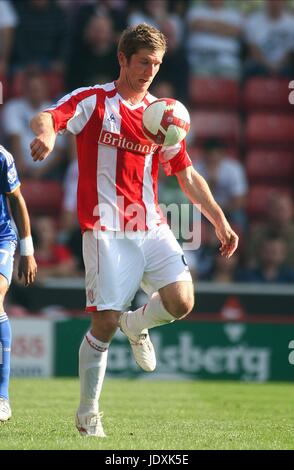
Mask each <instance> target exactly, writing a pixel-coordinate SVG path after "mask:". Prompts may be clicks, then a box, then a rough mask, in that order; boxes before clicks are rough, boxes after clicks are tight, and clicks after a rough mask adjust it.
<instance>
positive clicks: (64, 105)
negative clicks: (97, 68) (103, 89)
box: [44, 87, 97, 135]
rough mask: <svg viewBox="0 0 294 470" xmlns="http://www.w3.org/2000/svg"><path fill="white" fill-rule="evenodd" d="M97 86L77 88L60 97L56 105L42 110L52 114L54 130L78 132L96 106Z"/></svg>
mask: <svg viewBox="0 0 294 470" xmlns="http://www.w3.org/2000/svg"><path fill="white" fill-rule="evenodd" d="M96 99H97V88H95V87H87V88H78V89H77V90H74V91H73V92H72V93H69V94H68V95H65V96H64V97H63V98H61V99H60V100H59V101H58V102H57V104H56V105H54V106H52V107H50V108H47V109H45V110H44V112H48V113H50V114H51V115H52V117H53V121H54V130H55V132H59V133H63V132H64V131H65V130H68V131H70V132H71V133H72V134H75V135H77V134H79V133H80V132H81V131H82V130H83V128H84V126H85V125H86V123H87V122H88V120H89V119H90V117H91V116H92V113H93V111H94V109H95V107H96Z"/></svg>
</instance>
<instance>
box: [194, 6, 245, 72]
mask: <svg viewBox="0 0 294 470" xmlns="http://www.w3.org/2000/svg"><path fill="white" fill-rule="evenodd" d="M242 22H243V17H242V15H241V13H240V12H239V11H238V10H236V9H233V8H227V7H226V6H225V2H224V0H206V2H205V4H204V5H200V6H199V5H195V6H192V7H191V8H190V9H189V10H188V13H187V24H188V30H189V34H188V39H187V51H188V59H189V63H190V67H191V71H192V74H193V75H202V76H212V77H226V78H233V79H238V78H239V76H240V72H241V65H240V37H241V30H242Z"/></svg>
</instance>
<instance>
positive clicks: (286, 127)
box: [245, 113, 294, 150]
mask: <svg viewBox="0 0 294 470" xmlns="http://www.w3.org/2000/svg"><path fill="white" fill-rule="evenodd" d="M245 136H246V144H247V146H248V147H249V148H252V147H257V148H272V147H275V148H279V149H289V150H293V146H294V119H293V116H291V115H287V114H278V113H276V114H272V113H271V114H265V113H253V114H249V115H248V119H247V123H246V128H245Z"/></svg>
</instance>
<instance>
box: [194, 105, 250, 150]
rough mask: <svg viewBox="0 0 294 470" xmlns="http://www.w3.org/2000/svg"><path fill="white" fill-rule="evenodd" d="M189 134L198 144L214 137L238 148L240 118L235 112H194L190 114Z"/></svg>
mask: <svg viewBox="0 0 294 470" xmlns="http://www.w3.org/2000/svg"><path fill="white" fill-rule="evenodd" d="M190 132H191V134H192V139H193V138H194V139H195V140H196V141H197V143H198V144H199V143H201V142H202V141H203V140H206V139H208V138H209V137H214V138H218V139H221V140H223V141H224V142H225V143H226V144H227V145H229V146H238V145H239V143H240V136H241V122H240V117H239V114H238V113H235V112H227V111H194V112H192V113H191V130H190Z"/></svg>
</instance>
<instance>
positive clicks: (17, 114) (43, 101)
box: [3, 71, 64, 179]
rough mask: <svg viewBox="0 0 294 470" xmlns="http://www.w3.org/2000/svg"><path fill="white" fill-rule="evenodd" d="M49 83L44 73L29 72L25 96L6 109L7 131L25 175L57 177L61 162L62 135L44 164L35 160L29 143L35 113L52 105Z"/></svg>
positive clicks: (26, 176)
mask: <svg viewBox="0 0 294 470" xmlns="http://www.w3.org/2000/svg"><path fill="white" fill-rule="evenodd" d="M46 85H47V84H46V82H45V81H44V78H43V77H42V75H41V74H39V73H38V72H29V71H27V72H26V74H25V77H24V96H22V97H19V98H13V99H12V100H10V101H8V102H7V103H6V104H5V106H4V109H3V128H4V134H5V135H6V138H7V139H8V147H9V149H10V151H11V153H12V154H13V155H14V158H15V161H16V164H17V168H18V173H19V175H20V176H21V177H23V178H34V179H44V178H48V177H50V178H52V177H53V178H54V177H55V176H56V171H57V167H58V166H60V164H61V158H60V153H62V152H63V151H64V149H63V147H64V145H63V137H61V138H59V146H57V147H55V151H54V155H53V158H52V159H50V160H48V163H46V162H45V165H44V164H43V165H42V164H41V162H34V161H33V160H32V158H31V149H30V142H31V140H32V139H33V136H34V135H33V133H32V130H31V128H30V120H31V119H32V117H33V116H34V115H35V114H36V113H38V112H39V111H41V110H43V109H44V108H48V107H50V105H51V104H50V102H49V101H47V89H46Z"/></svg>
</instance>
